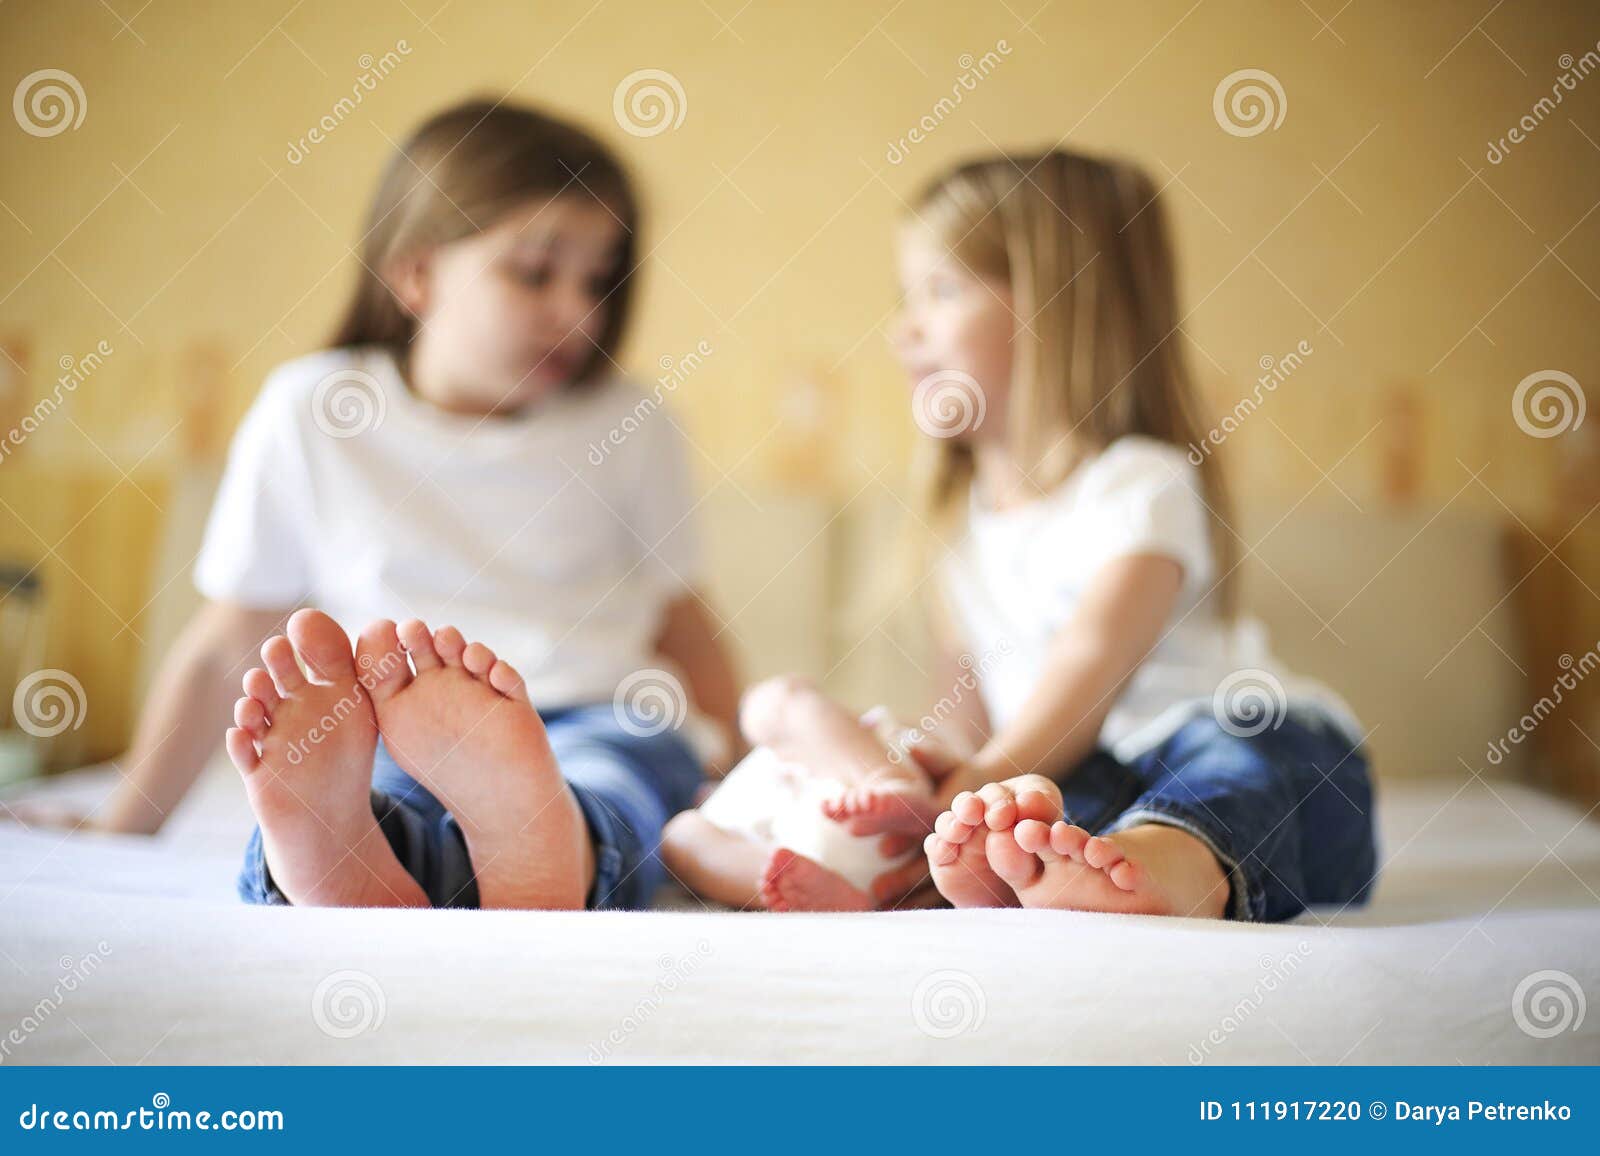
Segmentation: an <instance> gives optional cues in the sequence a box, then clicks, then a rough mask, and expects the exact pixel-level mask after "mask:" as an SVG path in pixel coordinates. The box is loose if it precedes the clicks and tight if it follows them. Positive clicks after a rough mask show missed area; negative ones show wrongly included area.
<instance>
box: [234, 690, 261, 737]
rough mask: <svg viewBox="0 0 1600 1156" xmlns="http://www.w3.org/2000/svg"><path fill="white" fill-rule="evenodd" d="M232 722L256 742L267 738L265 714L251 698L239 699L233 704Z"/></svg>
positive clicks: (259, 705)
mask: <svg viewBox="0 0 1600 1156" xmlns="http://www.w3.org/2000/svg"><path fill="white" fill-rule="evenodd" d="M233 721H234V725H235V726H237V727H238V728H239V729H240V730H242V731H244V732H245V733H246V734H248V735H249V736H250V737H251V738H252V739H254V740H255V741H256V742H260V741H261V740H262V739H264V738H266V736H267V712H266V711H265V710H263V709H262V706H261V704H260V703H259V702H257V701H256V700H255V699H253V698H241V699H240V700H239V701H238V702H236V703H234V704H233Z"/></svg>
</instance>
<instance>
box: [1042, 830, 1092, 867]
mask: <svg viewBox="0 0 1600 1156" xmlns="http://www.w3.org/2000/svg"><path fill="white" fill-rule="evenodd" d="M1088 841H1089V832H1087V831H1085V830H1084V829H1083V828H1082V827H1074V826H1073V825H1072V824H1071V823H1056V824H1053V825H1052V826H1051V828H1050V849H1051V850H1052V851H1054V852H1055V853H1056V854H1057V855H1060V856H1062V857H1063V858H1067V859H1071V860H1073V861H1074V862H1076V863H1082V862H1083V845H1084V844H1085V843H1087V842H1088Z"/></svg>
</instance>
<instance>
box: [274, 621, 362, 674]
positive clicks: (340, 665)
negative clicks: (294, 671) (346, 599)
mask: <svg viewBox="0 0 1600 1156" xmlns="http://www.w3.org/2000/svg"><path fill="white" fill-rule="evenodd" d="M289 641H290V642H292V643H293V644H294V649H295V653H296V654H298V655H299V656H300V660H301V661H302V662H304V663H305V666H306V669H307V670H309V671H310V672H311V676H312V678H314V679H316V681H318V682H347V681H348V680H349V679H350V678H351V677H352V676H353V675H354V674H355V659H354V656H353V655H352V654H351V653H350V639H349V638H348V637H347V636H346V635H345V632H344V631H343V630H342V629H341V628H340V626H339V624H338V623H337V622H335V621H334V620H333V619H331V618H329V617H328V616H327V615H326V614H324V613H323V612H322V611H320V610H296V611H295V612H294V614H293V615H292V616H291V617H290V619H289Z"/></svg>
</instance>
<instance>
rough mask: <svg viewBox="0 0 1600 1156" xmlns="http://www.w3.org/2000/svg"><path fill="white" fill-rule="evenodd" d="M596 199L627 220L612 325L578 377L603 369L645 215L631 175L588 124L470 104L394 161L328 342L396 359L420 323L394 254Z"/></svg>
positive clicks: (436, 120) (624, 312)
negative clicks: (565, 201)
mask: <svg viewBox="0 0 1600 1156" xmlns="http://www.w3.org/2000/svg"><path fill="white" fill-rule="evenodd" d="M554 196H563V197H566V196H577V197H585V198H593V199H595V200H597V201H598V202H599V203H601V204H603V205H605V207H606V208H607V209H609V210H610V211H611V212H612V213H613V214H614V215H615V216H616V217H617V219H618V220H619V221H621V222H622V226H623V236H622V242H621V243H622V251H621V253H620V254H619V258H618V262H617V272H616V275H615V278H614V280H613V283H612V284H609V285H606V286H604V287H603V288H602V298H601V299H602V300H603V301H605V308H606V319H605V325H604V327H603V328H602V330H601V333H600V336H599V339H598V340H597V341H596V345H597V347H598V350H599V352H597V353H596V355H595V357H594V358H592V359H591V360H590V362H589V364H588V365H587V366H585V368H584V370H583V372H581V373H580V374H578V375H577V380H579V381H584V380H589V379H591V378H593V377H594V376H596V375H597V374H598V373H599V372H601V371H603V369H604V367H605V366H604V363H605V360H606V358H607V357H609V356H614V355H615V353H616V347H617V344H618V343H619V342H620V340H621V338H622V333H623V330H624V327H625V326H626V324H627V320H628V306H629V297H630V295H631V279H630V274H631V273H632V272H633V265H634V260H635V253H636V252H637V235H638V222H639V210H638V205H637V202H636V201H635V199H634V195H633V188H632V186H631V184H630V183H629V180H628V175H627V172H626V170H624V169H623V167H622V164H621V162H620V161H618V160H617V158H616V157H615V156H613V155H612V153H611V152H610V150H608V149H607V148H606V147H605V145H603V144H601V143H600V141H599V140H597V139H596V138H594V137H593V136H591V135H589V133H587V132H585V131H584V130H583V129H581V128H579V127H577V126H576V125H573V124H570V123H568V122H566V121H563V120H558V119H557V118H555V117H553V116H550V115H548V114H546V113H543V112H540V111H538V110H536V109H532V108H527V107H520V106H517V105H512V104H503V103H499V102H496V101H490V100H470V101H467V102H465V103H463V104H458V105H455V106H453V107H451V108H447V109H445V110H444V111H443V112H440V113H437V114H436V115H434V116H432V117H430V118H429V119H428V120H427V121H425V122H424V123H423V124H422V125H421V126H420V127H418V128H417V130H416V131H415V132H413V133H412V134H411V136H410V138H409V139H407V140H406V142H405V143H404V144H403V145H401V146H400V150H399V151H398V152H397V153H395V155H394V156H393V157H391V158H390V160H389V163H388V165H387V166H386V167H385V169H384V172H383V178H382V179H381V180H380V181H379V182H378V191H377V194H376V195H375V196H374V197H373V200H372V207H371V209H370V210H369V212H368V215H367V229H366V233H365V235H364V237H363V239H362V243H361V262H362V268H361V271H360V273H359V277H358V280H357V282H356V287H355V291H354V292H353V293H352V294H351V297H350V300H349V303H348V304H347V305H346V306H345V311H344V315H343V318H342V319H341V320H340V322H339V324H338V326H337V327H336V328H335V329H334V332H333V335H332V337H331V338H330V344H332V345H334V346H343V345H384V346H388V347H390V348H391V349H393V350H394V351H395V352H396V353H397V354H403V353H404V350H405V347H406V346H407V345H408V344H409V343H410V342H411V339H412V336H413V335H414V334H415V333H416V329H417V321H416V318H414V317H413V316H412V315H411V314H410V313H409V312H408V311H407V310H406V309H404V308H403V307H402V306H401V304H400V302H399V301H397V300H396V299H395V296H394V293H393V292H392V290H391V289H390V288H389V286H388V284H387V283H386V282H385V281H384V276H385V273H386V270H388V269H389V267H390V266H391V265H392V263H393V262H394V260H395V258H396V257H398V256H400V255H402V254H405V253H408V252H413V251H415V250H416V249H419V248H424V247H428V246H432V245H442V244H446V243H448V242H450V241H455V240H459V239H460V238H462V237H467V236H470V235H472V234H474V233H479V232H482V231H483V230H484V229H487V228H489V227H491V226H492V225H494V223H495V222H496V221H497V220H499V219H500V218H501V217H502V216H504V215H505V214H506V213H508V212H510V211H512V210H514V209H516V208H519V207H521V206H523V205H526V204H527V203H528V202H529V201H532V200H538V199H540V198H548V197H554Z"/></svg>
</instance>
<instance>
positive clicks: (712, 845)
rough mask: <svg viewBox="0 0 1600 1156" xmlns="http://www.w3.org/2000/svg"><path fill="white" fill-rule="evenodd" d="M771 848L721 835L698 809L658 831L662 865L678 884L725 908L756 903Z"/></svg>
mask: <svg viewBox="0 0 1600 1156" xmlns="http://www.w3.org/2000/svg"><path fill="white" fill-rule="evenodd" d="M771 858H772V847H771V846H769V845H768V844H765V843H762V842H760V841H759V840H756V839H752V838H750V837H749V836H748V835H740V834H738V833H736V832H733V831H724V830H723V829H722V828H721V827H718V826H717V825H716V824H715V823H712V822H711V821H710V820H709V819H707V818H706V817H705V816H704V815H702V814H701V813H700V812H699V811H683V812H680V813H679V814H678V815H676V816H675V817H674V818H673V819H672V820H671V821H670V822H669V823H668V824H667V826H666V828H665V830H663V831H662V833H661V861H662V862H663V863H664V864H666V868H667V871H668V872H669V873H670V874H671V875H672V877H673V878H674V879H676V880H677V881H678V882H679V883H681V884H683V885H684V886H685V887H687V888H688V889H689V890H690V891H693V892H694V893H695V894H696V895H699V896H700V897H702V898H704V899H709V900H711V901H712V902H714V903H723V904H726V905H727V906H729V907H738V908H741V909H742V908H747V907H759V906H760V905H761V877H762V873H763V872H764V871H765V870H766V867H767V860H769V859H771Z"/></svg>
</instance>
